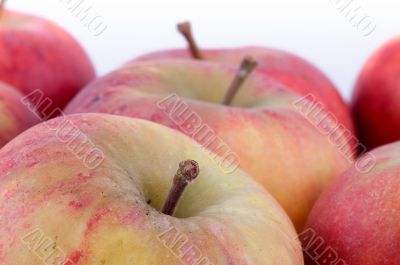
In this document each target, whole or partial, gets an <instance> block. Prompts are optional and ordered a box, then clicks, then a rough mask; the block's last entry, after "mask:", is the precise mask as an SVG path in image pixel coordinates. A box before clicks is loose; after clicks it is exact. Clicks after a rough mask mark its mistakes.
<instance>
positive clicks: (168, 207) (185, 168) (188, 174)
mask: <svg viewBox="0 0 400 265" xmlns="http://www.w3.org/2000/svg"><path fill="white" fill-rule="evenodd" d="M199 171H200V169H199V164H198V163H197V162H196V161H194V160H185V161H182V162H180V163H179V168H178V171H177V172H176V174H175V176H174V182H173V185H172V188H171V190H170V192H169V195H168V198H167V200H166V201H165V204H164V207H163V210H162V212H163V213H164V214H167V215H171V216H172V215H173V214H174V212H175V208H176V206H177V204H178V202H179V199H180V198H181V196H182V194H183V192H184V191H185V188H186V187H187V185H188V184H189V183H190V182H191V181H193V180H194V179H195V178H197V176H198V175H199Z"/></svg>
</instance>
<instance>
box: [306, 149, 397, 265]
mask: <svg viewBox="0 0 400 265" xmlns="http://www.w3.org/2000/svg"><path fill="white" fill-rule="evenodd" d="M371 153H372V154H373V155H374V156H375V157H376V159H377V163H376V165H375V167H374V168H373V170H371V171H370V172H369V173H360V172H359V171H357V169H356V168H351V169H349V170H348V171H347V172H346V173H345V174H343V175H342V176H341V177H340V178H338V179H337V180H336V181H335V182H334V184H333V185H332V186H330V187H329V188H328V189H327V191H326V192H324V193H323V195H322V196H321V197H320V199H318V202H317V203H316V205H315V207H314V208H313V210H312V212H311V215H310V218H309V220H308V222H307V226H306V230H305V231H307V233H304V234H303V238H304V239H305V240H304V241H303V243H304V248H305V249H306V252H305V253H306V254H307V253H308V255H305V256H306V260H307V264H310V265H311V264H315V265H317V264H341V265H345V264H348V265H395V264H400V252H399V250H400V242H399V237H400V200H399V192H400V155H399V154H400V142H396V143H394V144H390V145H385V146H383V147H380V148H378V149H375V150H373V151H372V152H371ZM311 231H312V232H311ZM312 234H313V236H310V235H312ZM318 237H320V239H318V240H317V238H318ZM321 239H322V240H321ZM320 242H323V245H321V246H319V243H320ZM323 252H325V254H324V255H322V254H323ZM329 252H330V253H332V255H331V257H333V255H335V256H336V257H337V259H338V260H339V259H342V260H343V261H342V263H335V262H334V261H333V260H332V259H331V258H328V259H327V260H325V263H321V262H322V261H323V260H324V258H325V259H326V258H327V256H328V253H329ZM320 255H322V256H321V258H317V257H318V256H320ZM343 262H344V263H343Z"/></svg>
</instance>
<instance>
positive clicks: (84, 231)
mask: <svg viewBox="0 0 400 265" xmlns="http://www.w3.org/2000/svg"><path fill="white" fill-rule="evenodd" d="M87 141H90V142H91V143H92V144H93V146H95V147H96V148H98V149H99V150H102V152H103V154H104V157H103V158H104V160H99V161H100V163H97V165H98V166H97V167H93V168H92V169H89V168H88V167H87V166H85V163H84V162H85V161H86V162H87V160H91V159H85V158H84V157H83V159H82V156H81V157H78V156H76V153H74V152H72V151H71V149H70V148H69V147H70V146H71V143H72V142H73V143H74V144H73V145H74V146H82V145H83V144H84V143H85V142H87ZM78 149H79V148H78ZM187 159H192V160H195V161H197V164H198V166H199V167H200V171H199V169H197V174H199V175H198V178H197V179H196V180H194V181H193V183H192V184H191V185H189V186H188V188H187V190H186V192H185V193H184V194H183V197H182V198H181V200H180V201H179V204H178V205H177V208H176V210H175V214H174V216H170V215H167V214H163V213H161V212H160V211H161V207H162V205H163V204H164V202H165V200H166V197H167V195H168V191H169V190H170V188H171V186H172V184H173V177H174V174H175V172H177V171H176V169H177V168H178V165H179V170H181V163H180V162H181V161H184V160H187ZM179 170H178V172H177V173H176V175H177V176H181V175H179V174H180V173H182V171H179ZM178 173H179V174H178ZM182 174H184V173H182ZM174 179H175V178H174ZM0 185H1V187H2V193H1V197H0V200H1V201H2V203H1V204H0V205H1V207H0V246H1V248H0V263H1V264H30V265H41V264H68V265H69V264H79V265H89V264H107V265H122V264H140V265H150V264H151V265H155V264H163V265H172V264H176V265H178V264H204V265H206V264H219V265H224V264H225V265H230V264H254V265H256V264H259V265H261V264H262V265H267V264H269V265H275V264H280V265H302V264H303V256H302V253H301V246H300V242H299V241H298V239H297V235H296V232H295V229H294V227H293V224H292V223H291V222H290V220H289V218H288V217H287V215H286V214H285V212H284V211H283V209H282V208H281V207H280V206H279V204H278V203H277V202H276V201H275V200H274V199H273V198H272V197H271V196H270V195H269V194H268V193H267V192H266V191H265V189H263V188H262V187H261V186H260V185H259V184H257V183H256V182H254V181H253V180H252V179H251V178H249V177H248V176H247V175H246V174H244V173H243V172H242V171H240V170H237V171H236V172H234V173H231V174H224V173H222V172H221V170H220V168H218V166H216V165H215V164H214V163H213V162H212V161H211V160H210V159H209V157H208V155H207V154H206V153H204V151H203V148H202V147H201V146H200V145H198V144H196V143H195V142H194V141H192V140H191V139H189V138H188V137H186V136H184V135H182V134H181V133H178V132H176V131H174V130H171V129H169V128H167V127H164V126H160V125H157V124H155V123H151V122H148V121H143V120H134V119H131V118H126V117H120V116H112V115H104V114H82V115H74V116H66V117H63V118H56V119H52V120H50V121H48V122H46V123H42V124H41V125H38V126H36V127H34V128H32V129H30V130H29V131H27V132H25V133H23V134H22V135H20V136H19V137H17V138H16V139H15V140H14V141H12V142H11V143H10V144H9V145H7V146H6V147H5V148H3V149H2V150H1V151H0ZM43 238H44V240H43Z"/></svg>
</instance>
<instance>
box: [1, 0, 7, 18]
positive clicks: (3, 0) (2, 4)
mask: <svg viewBox="0 0 400 265" xmlns="http://www.w3.org/2000/svg"><path fill="white" fill-rule="evenodd" d="M5 5H6V0H0V16H1V14H2V13H3V10H4V6H5Z"/></svg>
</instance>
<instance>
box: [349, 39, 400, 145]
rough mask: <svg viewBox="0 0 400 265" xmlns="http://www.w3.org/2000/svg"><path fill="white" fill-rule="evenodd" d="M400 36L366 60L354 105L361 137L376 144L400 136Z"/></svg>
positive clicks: (358, 82) (356, 88) (390, 140)
mask: <svg viewBox="0 0 400 265" xmlns="http://www.w3.org/2000/svg"><path fill="white" fill-rule="evenodd" d="M399 72H400V38H396V39H394V40H392V41H390V42H388V43H387V44H386V45H384V46H383V47H382V48H380V49H379V50H378V51H377V52H376V53H375V54H374V55H373V56H372V57H371V58H370V59H369V60H368V61H367V63H366V64H365V66H364V68H363V70H362V72H361V74H360V76H359V78H358V81H357V84H356V87H355V90H354V94H353V99H352V105H353V106H352V108H353V114H354V120H355V122H356V124H357V127H358V131H359V135H360V139H361V141H362V142H363V143H364V144H365V145H366V146H367V147H368V148H374V147H377V146H380V145H383V144H387V143H391V142H394V141H397V140H400V123H399V120H400V76H399Z"/></svg>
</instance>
